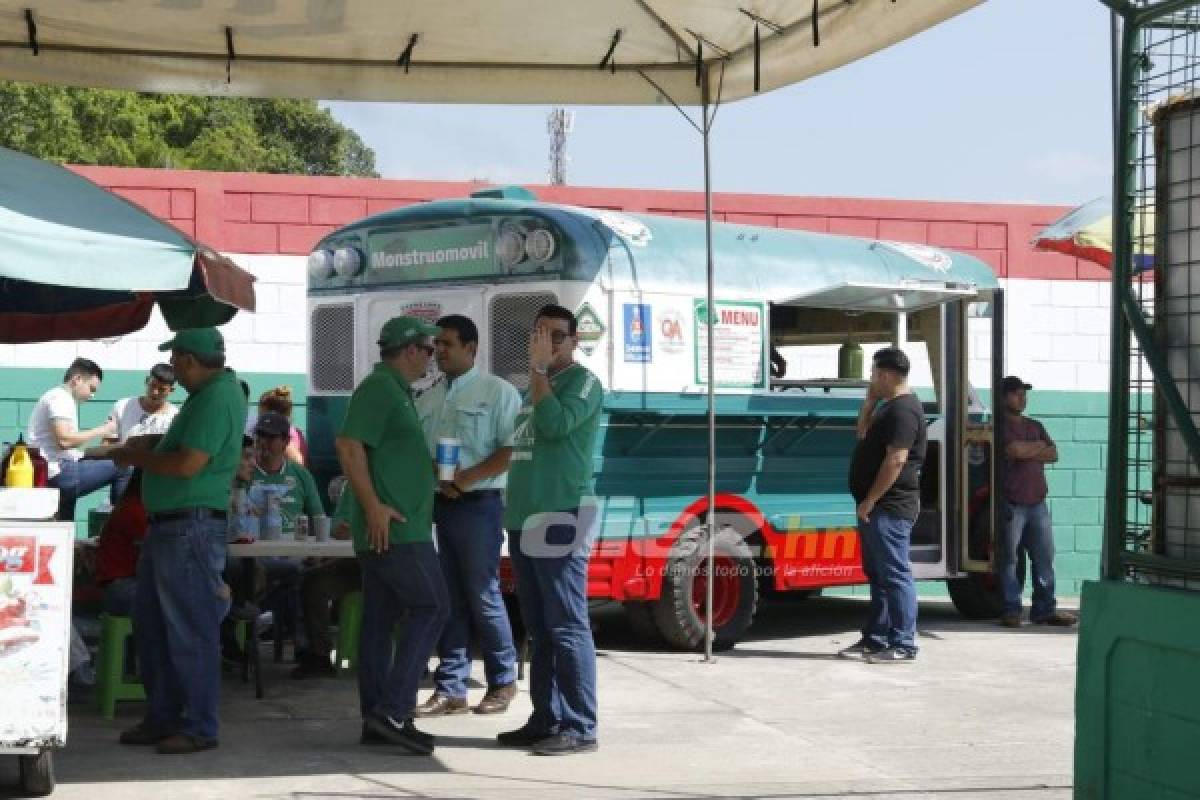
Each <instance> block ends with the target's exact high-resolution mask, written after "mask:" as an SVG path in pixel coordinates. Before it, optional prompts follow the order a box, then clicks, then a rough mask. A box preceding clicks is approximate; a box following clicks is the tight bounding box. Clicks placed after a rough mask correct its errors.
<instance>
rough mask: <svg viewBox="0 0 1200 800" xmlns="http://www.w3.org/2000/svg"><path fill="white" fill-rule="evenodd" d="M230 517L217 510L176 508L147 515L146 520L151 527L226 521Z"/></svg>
mask: <svg viewBox="0 0 1200 800" xmlns="http://www.w3.org/2000/svg"><path fill="white" fill-rule="evenodd" d="M228 516H229V515H228V514H227V513H226V512H224V511H218V510H217V509H215V508H176V509H172V510H171V511H155V512H153V513H150V514H147V515H146V519H147V521H149V523H150V524H151V525H160V524H162V523H164V522H179V521H180V520H184V519H197V520H200V519H225V518H226V517H228Z"/></svg>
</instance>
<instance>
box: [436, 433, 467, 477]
mask: <svg viewBox="0 0 1200 800" xmlns="http://www.w3.org/2000/svg"><path fill="white" fill-rule="evenodd" d="M461 452H462V441H461V440H460V439H458V438H457V437H454V436H442V437H441V438H439V439H438V440H437V450H436V452H435V454H434V461H436V462H437V470H438V480H439V481H452V480H454V473H455V472H457V471H458V457H459V454H460V453H461Z"/></svg>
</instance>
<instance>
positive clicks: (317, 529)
mask: <svg viewBox="0 0 1200 800" xmlns="http://www.w3.org/2000/svg"><path fill="white" fill-rule="evenodd" d="M312 521H313V525H312V530H313V535H314V536H316V537H317V541H318V542H328V541H329V517H327V516H325V515H324V514H319V515H317V516H315V517H313V518H312Z"/></svg>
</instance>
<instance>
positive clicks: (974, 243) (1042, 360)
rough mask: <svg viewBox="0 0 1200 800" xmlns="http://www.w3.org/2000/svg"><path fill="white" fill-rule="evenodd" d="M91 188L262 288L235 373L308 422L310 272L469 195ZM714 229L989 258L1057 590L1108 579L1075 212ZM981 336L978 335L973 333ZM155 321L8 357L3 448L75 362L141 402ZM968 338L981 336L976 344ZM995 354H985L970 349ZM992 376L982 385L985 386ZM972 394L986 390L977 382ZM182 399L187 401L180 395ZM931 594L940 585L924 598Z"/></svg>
mask: <svg viewBox="0 0 1200 800" xmlns="http://www.w3.org/2000/svg"><path fill="white" fill-rule="evenodd" d="M77 170H78V171H79V172H80V173H81V174H83V175H85V176H87V177H89V178H91V179H92V180H94V181H96V182H97V183H99V184H101V185H103V186H106V187H108V188H110V189H112V190H113V191H115V192H118V193H119V194H122V195H124V196H125V197H127V198H129V199H130V200H132V201H134V202H136V203H139V204H141V205H142V206H144V207H145V208H147V209H148V210H150V211H151V212H152V213H155V214H157V215H158V216H160V217H161V218H163V219H165V220H168V221H169V222H170V223H171V224H173V225H175V226H176V227H178V228H180V229H181V230H183V231H184V232H185V233H188V234H189V235H193V236H195V237H197V238H199V239H200V240H202V241H204V242H206V243H207V244H209V245H210V246H213V247H215V248H217V249H219V250H222V251H223V252H226V253H228V254H230V255H231V256H232V257H233V258H234V259H235V260H236V261H237V262H238V263H240V264H241V265H242V266H243V267H245V268H246V269H248V270H249V271H250V272H252V273H253V274H254V275H256V276H257V277H258V284H257V287H256V289H257V296H258V311H257V313H255V314H240V315H238V317H236V318H235V319H234V320H233V321H232V322H231V323H230V324H229V325H227V326H226V327H225V333H226V337H227V340H228V342H229V356H230V364H231V365H232V366H233V367H234V368H235V369H237V370H238V371H239V372H240V373H242V374H243V375H246V376H247V377H248V378H249V379H250V381H251V383H252V386H253V388H254V392H255V394H258V393H259V392H261V391H263V390H264V389H266V388H269V387H270V386H273V385H276V384H278V383H289V384H291V385H292V387H293V389H294V391H295V392H296V397H297V401H298V403H299V408H298V421H299V422H300V423H301V424H302V423H303V414H304V409H303V401H304V386H305V382H306V378H305V372H306V355H305V353H306V348H307V341H306V336H307V319H306V314H305V301H304V283H305V269H304V267H305V264H304V259H305V256H306V255H307V254H308V252H309V251H310V250H311V248H312V246H313V245H314V244H315V243H316V242H317V241H318V240H319V239H320V238H321V237H322V236H324V235H325V234H326V233H328V232H330V231H332V230H334V229H335V228H336V227H337V226H339V225H342V224H345V223H348V222H351V221H354V220H356V219H359V218H361V217H362V216H365V215H367V214H374V213H379V212H381V211H385V210H389V209H392V208H397V207H401V206H405V205H409V204H412V203H417V202H423V201H427V200H433V199H439V198H448V197H462V196H465V195H466V194H468V193H469V192H471V191H473V190H474V189H476V188H479V187H478V185H477V184H470V183H442V182H421V181H382V180H365V179H350V178H311V177H297V176H279V175H247V174H232V173H199V172H185V171H172V170H141V169H119V168H107V167H81V168H77ZM532 188H533V189H534V191H535V192H536V193H537V194H538V196H539V197H541V198H542V199H544V200H547V201H551V202H565V203H571V204H577V205H584V206H592V207H598V208H609V209H615V210H625V211H631V212H646V213H657V214H673V215H678V216H686V217H699V216H702V215H703V209H704V198H703V195H701V194H699V193H695V192H673V191H658V190H624V189H595V188H576V187H532ZM715 210H716V217H717V219H718V220H724V221H728V222H737V223H743V224H753V225H764V226H769V227H786V228H797V229H805V230H813V231H819V232H829V233H842V234H852V235H858V236H868V237H876V238H884V239H896V240H901V241H910V242H917V243H925V244H931V245H935V246H944V247H949V248H952V249H955V250H959V251H961V252H966V253H969V254H971V255H974V256H977V257H978V258H980V259H982V260H984V261H985V262H987V263H988V264H990V265H991V266H992V268H993V269H995V271H996V273H997V275H998V276H999V277H1000V278H1001V282H1002V284H1003V285H1004V286H1005V288H1006V289H1007V302H1006V309H1007V315H1006V316H1007V319H1006V333H1007V346H1006V363H1007V368H1008V371H1009V372H1013V373H1016V374H1019V375H1021V376H1022V377H1024V378H1025V379H1026V380H1028V381H1029V382H1030V383H1033V384H1034V385H1035V387H1036V389H1035V391H1034V392H1032V393H1031V401H1030V413H1031V414H1033V415H1035V416H1037V417H1039V418H1040V419H1042V420H1043V421H1044V422H1045V423H1046V425H1047V427H1048V428H1049V429H1050V431H1051V434H1052V435H1053V436H1055V438H1056V439H1057V440H1058V442H1059V444H1060V451H1061V453H1062V456H1063V457H1062V460H1061V461H1060V463H1059V464H1057V465H1055V466H1054V467H1053V468H1052V469H1051V470H1050V472H1049V480H1050V483H1051V505H1052V508H1053V513H1054V515H1055V524H1056V536H1057V542H1058V551H1059V556H1058V567H1059V569H1058V575H1059V585H1060V591H1061V592H1062V593H1064V594H1073V593H1075V592H1076V591H1077V590H1078V584H1079V582H1080V581H1082V580H1084V579H1087V578H1092V577H1095V576H1096V575H1097V574H1098V571H1099V549H1100V544H1099V542H1100V537H1101V534H1100V513H1101V509H1102V498H1103V493H1104V474H1103V468H1104V457H1105V455H1106V447H1107V444H1106V441H1105V439H1106V437H1107V381H1108V350H1109V347H1108V325H1109V308H1110V301H1109V286H1108V284H1107V279H1108V272H1107V270H1105V269H1103V268H1101V267H1099V266H1097V265H1095V264H1091V263H1089V262H1086V261H1081V260H1077V259H1073V258H1069V257H1066V256H1062V255H1058V254H1054V253H1043V252H1037V251H1034V250H1033V249H1032V248H1031V247H1030V246H1029V242H1030V240H1031V239H1032V237H1033V236H1034V235H1035V234H1036V233H1037V232H1038V231H1040V230H1041V229H1042V228H1043V227H1045V226H1046V225H1047V224H1049V223H1050V222H1052V221H1053V220H1054V219H1056V218H1057V217H1059V216H1061V214H1062V213H1064V212H1065V211H1066V209H1064V208H1061V207H1054V206H1038V205H1011V204H1008V205H996V204H981V203H934V202H925V201H907V200H866V199H856V198H831V197H784V196H770V195H749V194H721V193H718V194H717V195H716V197H715ZM973 330H974V327H973ZM166 335H167V331H166V330H165V326H163V325H162V322H161V320H160V319H158V318H157V317H156V318H155V319H154V321H152V323H151V325H150V327H149V328H147V329H146V330H145V331H141V332H138V333H136V334H132V335H130V336H127V337H124V338H123V339H121V340H120V341H117V342H111V343H110V342H84V343H49V344H45V345H33V346H30V345H26V346H11V345H3V346H0V369H4V374H5V379H6V380H5V382H4V385H5V387H6V388H4V389H0V437H3V438H4V439H9V438H11V436H12V435H14V434H15V431H16V429H17V428H18V427H23V426H24V425H25V421H26V419H27V417H28V410H29V407H30V406H31V404H32V402H33V401H34V400H36V398H37V396H38V395H39V394H40V393H41V392H42V391H44V390H45V389H46V388H48V387H49V386H51V385H54V383H56V382H57V381H58V379H59V378H60V377H61V370H62V368H63V367H65V366H66V364H67V363H69V362H70V360H71V359H72V358H74V357H75V355H76V354H79V355H86V356H88V357H90V358H94V359H95V360H96V361H98V362H99V363H100V364H101V365H102V366H104V367H105V368H106V369H108V370H110V371H111V376H110V377H109V379H108V380H106V381H105V384H104V387H103V388H102V390H101V400H98V401H94V402H93V403H89V404H88V405H87V406H86V407H85V409H84V411H83V414H82V422H83V424H85V425H87V424H94V423H95V422H98V421H99V419H100V418H102V417H103V414H104V413H106V412H107V407H108V406H109V405H110V404H111V401H112V400H113V399H116V397H118V396H122V395H127V394H133V393H135V392H136V391H137V389H138V388H139V386H140V382H141V379H142V376H143V375H144V373H145V370H146V369H147V368H148V367H149V366H150V365H151V364H153V363H154V362H155V361H156V360H158V358H159V353H158V352H157V350H155V349H154V348H155V347H156V345H157V344H158V343H159V342H161V341H163V339H165V338H166ZM974 335H983V334H982V332H978V333H977V334H974ZM976 349H980V351H981V352H986V350H987V348H986V346H985V344H984V342H983V341H980V342H979V343H978V345H977V347H976ZM988 373H989V368H988V366H987V364H986V362H976V363H973V364H972V374H973V375H976V374H978V375H980V376H986V375H987V374H988ZM975 382H976V383H977V384H978V385H981V386H983V385H986V378H982V377H977V378H976V379H975ZM180 394H182V392H180ZM926 588H927V590H934V591H936V587H926Z"/></svg>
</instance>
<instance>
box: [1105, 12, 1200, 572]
mask: <svg viewBox="0 0 1200 800" xmlns="http://www.w3.org/2000/svg"><path fill="white" fill-rule="evenodd" d="M1135 5H1139V6H1141V7H1143V8H1144V9H1152V8H1153V7H1154V5H1155V4H1154V3H1149V2H1145V1H1143V2H1139V3H1135ZM1171 5H1173V6H1178V4H1171ZM1198 6H1200V3H1193V4H1191V6H1188V7H1184V8H1182V9H1176V10H1173V11H1170V12H1169V13H1162V14H1158V15H1153V13H1152V12H1150V13H1151V17H1150V18H1148V19H1146V20H1145V24H1144V25H1142V26H1141V27H1138V28H1131V29H1129V30H1127V31H1125V34H1126V43H1127V44H1126V46H1125V47H1124V48H1123V52H1122V56H1121V60H1120V73H1119V77H1120V80H1121V88H1122V93H1123V94H1122V98H1121V105H1120V107H1119V110H1118V113H1119V114H1121V115H1123V116H1122V118H1121V121H1120V124H1121V125H1123V126H1124V130H1123V131H1122V132H1121V133H1119V134H1118V135H1119V141H1120V142H1122V148H1121V150H1122V152H1120V153H1119V155H1118V159H1117V163H1118V164H1121V165H1124V171H1123V172H1121V173H1119V174H1118V176H1117V177H1118V181H1119V182H1120V185H1121V186H1122V187H1123V191H1121V192H1118V194H1117V196H1116V197H1115V198H1114V202H1115V206H1116V208H1115V211H1116V216H1115V218H1114V233H1116V234H1117V239H1118V241H1117V242H1116V249H1115V252H1114V253H1113V277H1114V280H1115V281H1119V283H1118V284H1117V286H1116V291H1117V293H1118V296H1120V297H1123V298H1124V299H1125V301H1126V303H1127V308H1126V309H1125V310H1124V311H1122V310H1121V308H1120V305H1118V306H1117V307H1116V308H1114V327H1113V333H1114V337H1115V338H1114V344H1115V349H1114V351H1113V356H1114V358H1113V364H1112V369H1113V397H1114V411H1115V414H1114V418H1113V421H1112V422H1113V438H1112V445H1113V453H1112V455H1111V458H1110V461H1109V467H1110V471H1109V482H1110V497H1109V505H1108V512H1107V520H1106V544H1105V550H1106V558H1105V576H1106V577H1109V578H1125V579H1127V580H1132V581H1135V582H1139V583H1152V584H1158V585H1168V586H1174V587H1178V588H1184V589H1192V590H1200V469H1198V468H1197V466H1196V462H1197V459H1196V456H1197V455H1198V454H1200V449H1198V448H1195V447H1193V446H1189V444H1188V432H1187V431H1186V430H1185V429H1184V427H1185V426H1181V425H1180V424H1179V422H1178V419H1180V418H1183V419H1190V420H1191V421H1192V423H1193V424H1195V425H1198V426H1200V359H1198V358H1197V357H1196V356H1195V353H1196V352H1197V348H1198V347H1200V92H1198V90H1200V86H1198V79H1200V7H1198ZM1138 329H1141V335H1138ZM1152 364H1153V365H1156V366H1157V367H1158V369H1159V373H1160V375H1159V378H1160V380H1159V381H1157V382H1156V380H1155V375H1154V371H1153V370H1152V369H1151V365H1152ZM1177 400H1178V402H1176V401H1177ZM1193 444H1195V442H1193Z"/></svg>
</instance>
